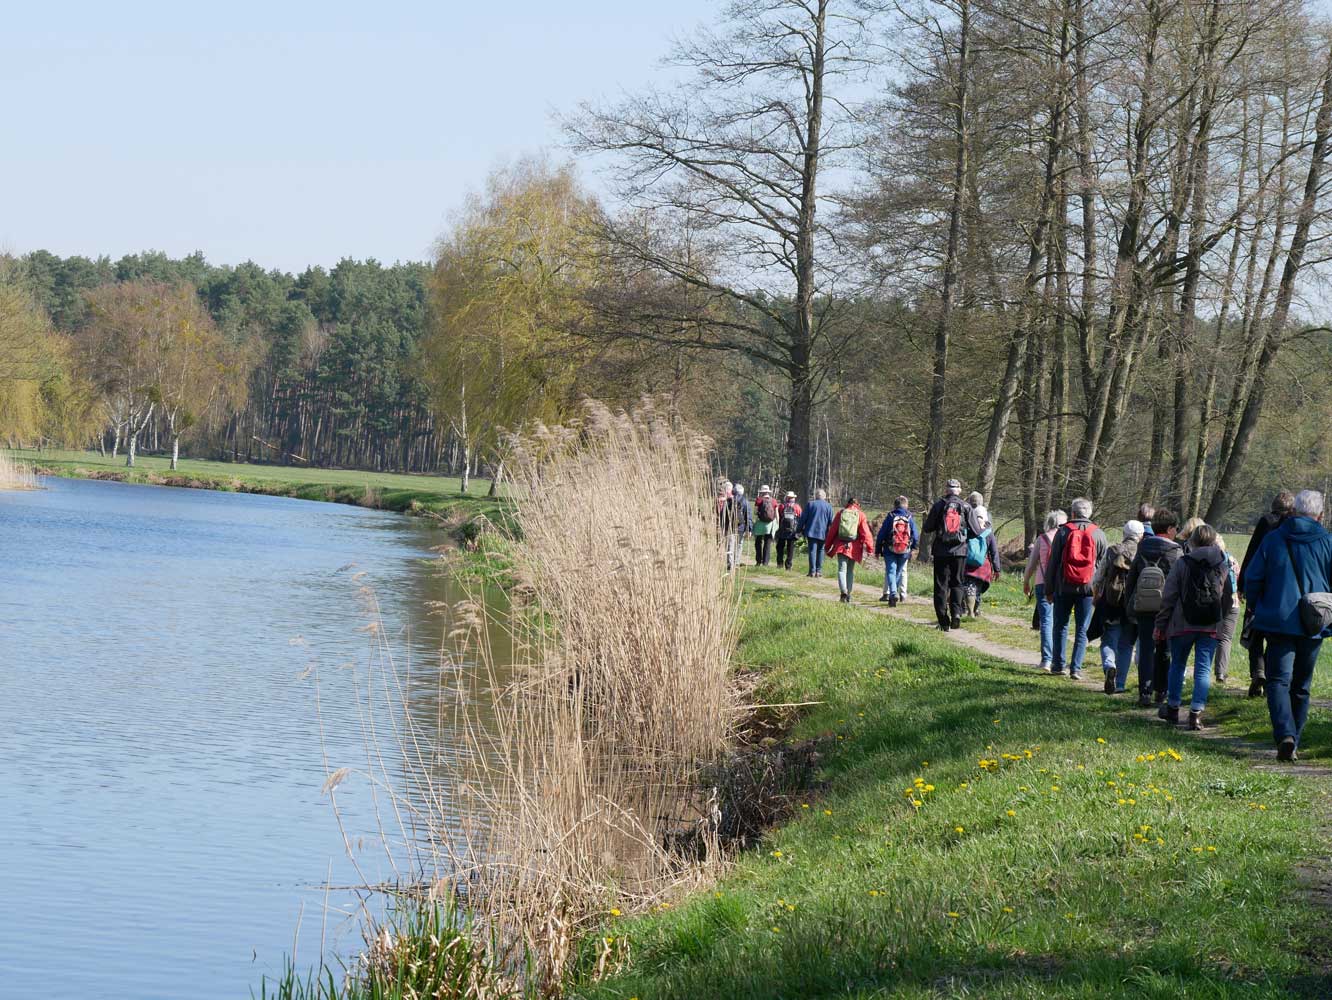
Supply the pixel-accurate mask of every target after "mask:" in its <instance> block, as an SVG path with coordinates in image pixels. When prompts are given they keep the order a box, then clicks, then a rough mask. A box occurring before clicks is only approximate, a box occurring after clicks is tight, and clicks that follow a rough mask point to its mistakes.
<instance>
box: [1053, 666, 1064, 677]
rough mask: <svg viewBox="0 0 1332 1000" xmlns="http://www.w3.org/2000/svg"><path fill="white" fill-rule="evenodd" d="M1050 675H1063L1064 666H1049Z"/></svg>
mask: <svg viewBox="0 0 1332 1000" xmlns="http://www.w3.org/2000/svg"><path fill="white" fill-rule="evenodd" d="M1050 676H1051V677H1063V676H1064V668H1063V667H1051V668H1050Z"/></svg>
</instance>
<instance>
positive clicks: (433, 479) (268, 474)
mask: <svg viewBox="0 0 1332 1000" xmlns="http://www.w3.org/2000/svg"><path fill="white" fill-rule="evenodd" d="M9 454H11V455H13V456H14V457H15V458H19V459H21V460H23V461H24V462H28V463H30V464H32V465H33V466H35V467H36V468H37V469H38V471H39V472H41V473H43V474H45V475H53V476H65V477H68V478H74V479H104V480H115V481H117V482H127V483H146V484H151V485H157V486H187V487H193V488H196V489H207V490H223V491H227V492H232V493H260V494H264V495H267V496H284V497H294V498H296V499H299V500H321V501H327V502H331V503H345V504H354V505H356V506H360V507H372V508H375V509H377V510H390V511H398V512H402V513H418V514H435V515H438V516H441V517H445V518H448V519H449V520H450V521H457V522H460V523H461V522H463V521H466V520H469V519H471V518H474V517H477V516H480V515H484V516H485V517H487V518H490V519H491V520H495V521H504V520H505V519H506V518H507V515H506V513H505V510H504V503H503V500H502V498H501V499H492V498H490V497H487V496H486V495H485V494H486V491H487V489H488V488H489V485H490V484H489V482H487V481H478V482H475V483H474V484H473V486H472V491H471V492H470V493H463V492H462V484H461V482H460V481H459V480H458V479H456V478H450V477H446V476H425V475H404V474H400V473H392V472H363V471H357V470H354V469H302V468H296V467H292V466H278V465H250V464H246V463H243V462H208V461H201V460H198V459H181V460H180V463H179V468H178V469H177V470H176V471H175V472H172V471H171V462H170V460H169V459H167V458H164V457H160V456H156V455H139V456H138V457H137V458H136V459H135V466H134V468H132V469H129V468H126V467H125V460H124V458H123V457H122V458H114V459H113V458H111V457H110V456H109V455H106V456H103V455H100V454H98V453H97V452H95V451H40V452H39V451H12V452H9Z"/></svg>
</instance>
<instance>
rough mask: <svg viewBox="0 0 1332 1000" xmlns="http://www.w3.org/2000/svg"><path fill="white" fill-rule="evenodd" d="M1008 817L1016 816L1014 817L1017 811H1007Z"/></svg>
mask: <svg viewBox="0 0 1332 1000" xmlns="http://www.w3.org/2000/svg"><path fill="white" fill-rule="evenodd" d="M1008 815H1010V816H1016V815H1017V811H1016V810H1014V809H1010V810H1008Z"/></svg>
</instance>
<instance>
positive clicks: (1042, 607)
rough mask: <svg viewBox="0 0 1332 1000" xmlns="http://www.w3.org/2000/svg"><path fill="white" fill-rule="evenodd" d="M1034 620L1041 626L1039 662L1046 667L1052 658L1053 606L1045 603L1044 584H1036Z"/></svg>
mask: <svg viewBox="0 0 1332 1000" xmlns="http://www.w3.org/2000/svg"><path fill="white" fill-rule="evenodd" d="M1036 620H1037V623H1038V624H1039V625H1040V626H1041V662H1042V663H1043V664H1045V665H1046V666H1047V667H1048V666H1049V665H1050V661H1051V660H1052V659H1054V608H1053V607H1052V606H1051V605H1050V604H1048V603H1046V600H1045V584H1043V583H1038V584H1036Z"/></svg>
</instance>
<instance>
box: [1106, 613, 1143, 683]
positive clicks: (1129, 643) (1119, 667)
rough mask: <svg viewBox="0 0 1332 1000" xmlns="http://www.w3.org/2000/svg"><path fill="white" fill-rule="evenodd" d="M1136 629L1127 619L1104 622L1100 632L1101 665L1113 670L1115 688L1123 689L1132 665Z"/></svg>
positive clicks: (1136, 634)
mask: <svg viewBox="0 0 1332 1000" xmlns="http://www.w3.org/2000/svg"><path fill="white" fill-rule="evenodd" d="M1137 636H1138V633H1137V630H1136V629H1135V628H1134V627H1133V623H1132V622H1129V621H1118V622H1106V623H1105V625H1104V626H1103V627H1102V632H1101V667H1102V668H1103V669H1105V670H1107V671H1109V670H1110V669H1112V668H1113V669H1114V671H1115V690H1116V691H1123V690H1124V687H1125V685H1126V684H1127V683H1128V675H1129V670H1131V669H1132V667H1133V646H1134V643H1135V642H1136V640H1137Z"/></svg>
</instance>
